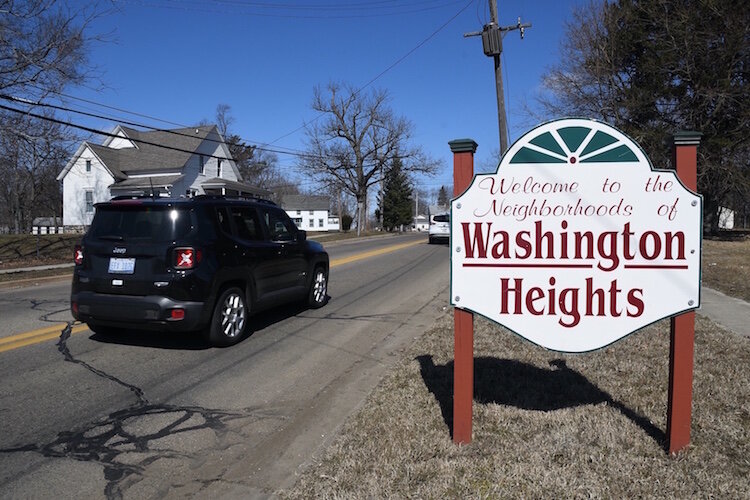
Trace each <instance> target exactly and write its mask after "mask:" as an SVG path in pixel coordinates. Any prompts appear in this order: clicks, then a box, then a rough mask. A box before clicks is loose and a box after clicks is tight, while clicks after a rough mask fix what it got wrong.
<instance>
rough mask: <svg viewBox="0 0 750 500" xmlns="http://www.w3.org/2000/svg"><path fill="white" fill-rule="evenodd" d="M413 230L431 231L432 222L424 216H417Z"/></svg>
mask: <svg viewBox="0 0 750 500" xmlns="http://www.w3.org/2000/svg"><path fill="white" fill-rule="evenodd" d="M411 228H412V230H413V231H427V230H429V229H430V221H429V220H428V219H427V217H426V216H424V215H417V216H416V217H414V222H413V224H412V226H411Z"/></svg>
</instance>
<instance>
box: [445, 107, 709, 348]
mask: <svg viewBox="0 0 750 500" xmlns="http://www.w3.org/2000/svg"><path fill="white" fill-rule="evenodd" d="M702 208H703V207H702V199H701V197H700V196H698V195H696V194H694V193H692V192H690V191H689V190H688V189H686V188H685V187H684V186H683V184H682V183H681V182H680V180H679V178H678V177H677V176H676V175H675V173H674V172H673V171H665V170H654V169H653V168H651V164H650V162H649V160H648V158H647V157H646V155H645V154H644V153H643V151H642V150H641V149H640V147H639V146H638V145H637V144H636V143H635V142H634V141H633V140H632V139H630V138H629V137H627V136H626V135H624V134H623V133H622V132H620V131H618V130H617V129H615V128H612V127H610V126H609V125H606V124H603V123H600V122H595V121H591V120H582V119H566V120H558V121H554V122H549V123H546V124H543V125H541V126H539V127H537V128H535V129H533V130H532V131H530V132H528V133H527V134H526V135H524V136H523V137H522V138H521V139H519V140H518V141H517V142H516V143H515V144H514V145H513V146H512V147H511V148H510V149H509V150H508V152H507V153H506V154H505V156H504V157H503V159H502V161H501V162H500V166H499V167H498V170H497V172H496V173H495V174H483V175H476V176H475V177H474V180H473V181H472V184H471V186H470V187H469V188H468V189H467V190H466V191H465V192H464V193H463V194H462V195H461V196H459V197H458V198H456V199H454V200H453V201H452V203H451V303H452V304H453V305H454V306H456V307H458V308H461V309H466V310H469V311H472V312H475V313H477V314H481V315H482V316H485V317H487V318H489V319H491V320H493V321H496V322H497V323H500V324H501V325H503V326H505V327H507V328H509V329H510V330H512V331H514V332H516V333H517V334H519V335H521V336H522V337H524V338H526V339H528V340H530V341H531V342H534V343H535V344H538V345H540V346H543V347H546V348H548V349H552V350H555V351H562V352H585V351H591V350H594V349H598V348H601V347H604V346H607V345H609V344H611V343H612V342H615V341H616V340H619V339H621V338H622V337H624V336H626V335H628V334H630V333H632V332H634V331H636V330H638V329H639V328H642V327H644V326H646V325H649V324H651V323H653V322H655V321H658V320H660V319H663V318H666V317H669V316H673V315H675V314H679V313H682V312H685V311H687V310H690V309H695V308H697V307H698V306H699V304H700V263H701V229H702Z"/></svg>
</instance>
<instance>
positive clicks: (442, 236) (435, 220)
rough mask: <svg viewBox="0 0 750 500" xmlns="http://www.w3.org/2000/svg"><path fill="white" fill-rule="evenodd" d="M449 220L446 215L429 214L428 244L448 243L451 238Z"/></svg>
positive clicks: (448, 216)
mask: <svg viewBox="0 0 750 500" xmlns="http://www.w3.org/2000/svg"><path fill="white" fill-rule="evenodd" d="M450 220H451V219H450V215H449V214H448V213H442V214H434V215H433V214H430V243H435V242H438V241H440V242H444V243H448V240H449V239H450V237H451V225H450Z"/></svg>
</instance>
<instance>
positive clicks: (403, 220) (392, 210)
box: [383, 157, 413, 231]
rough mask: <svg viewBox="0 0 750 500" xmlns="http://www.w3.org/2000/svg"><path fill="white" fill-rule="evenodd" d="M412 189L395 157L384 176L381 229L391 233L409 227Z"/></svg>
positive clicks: (398, 160) (399, 161)
mask: <svg viewBox="0 0 750 500" xmlns="http://www.w3.org/2000/svg"><path fill="white" fill-rule="evenodd" d="M411 192H412V187H411V184H410V182H409V177H408V176H407V175H406V173H405V172H404V171H403V169H402V164H401V159H400V158H398V157H396V158H394V160H393V162H392V163H391V167H390V168H389V169H388V171H387V172H386V174H385V186H384V190H383V227H385V229H386V230H388V231H392V230H393V229H394V228H397V227H399V226H401V225H402V224H403V225H411V222H412V220H411V218H412V205H413V204H412V196H411Z"/></svg>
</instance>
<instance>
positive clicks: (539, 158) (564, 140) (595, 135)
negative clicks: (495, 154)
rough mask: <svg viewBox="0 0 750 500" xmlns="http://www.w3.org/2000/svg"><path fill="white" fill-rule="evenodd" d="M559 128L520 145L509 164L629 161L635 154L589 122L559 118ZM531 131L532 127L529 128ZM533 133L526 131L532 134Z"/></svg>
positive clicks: (547, 131) (636, 159) (625, 145)
mask: <svg viewBox="0 0 750 500" xmlns="http://www.w3.org/2000/svg"><path fill="white" fill-rule="evenodd" d="M561 122H562V123H560V125H561V126H560V128H552V129H549V128H548V127H545V128H547V130H546V131H540V133H539V134H538V135H535V136H532V138H531V139H528V140H527V141H524V142H526V143H525V144H524V145H522V146H521V147H520V148H519V149H518V150H517V151H516V152H515V154H514V155H513V157H512V158H511V160H510V163H511V164H530V163H532V164H533V163H537V164H538V163H545V164H554V163H558V164H575V163H578V162H580V163H631V162H638V156H637V155H636V154H635V152H634V151H633V149H632V148H631V147H630V146H629V145H628V144H626V143H625V142H624V141H623V140H621V139H618V138H617V137H614V136H612V135H610V134H608V133H607V132H604V131H603V130H596V129H595V128H592V127H590V126H571V125H569V123H570V121H569V120H567V124H566V123H565V122H566V121H562V120H561ZM532 132H533V131H532ZM531 135H532V134H527V136H531Z"/></svg>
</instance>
